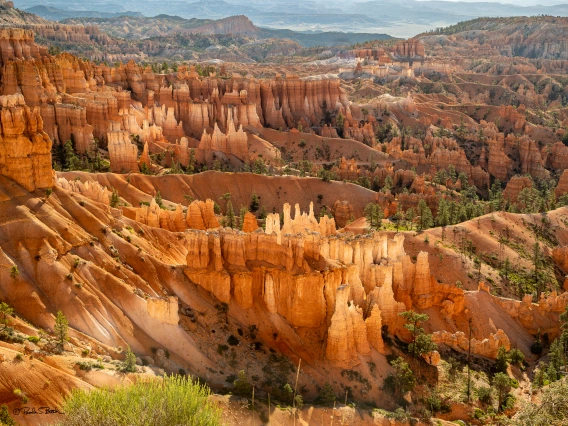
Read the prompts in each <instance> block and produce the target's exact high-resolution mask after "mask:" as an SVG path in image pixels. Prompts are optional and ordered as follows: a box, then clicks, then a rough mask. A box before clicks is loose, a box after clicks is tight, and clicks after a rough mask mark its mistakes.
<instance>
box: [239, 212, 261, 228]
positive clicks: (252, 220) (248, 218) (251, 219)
mask: <svg viewBox="0 0 568 426" xmlns="http://www.w3.org/2000/svg"><path fill="white" fill-rule="evenodd" d="M242 228H243V232H254V231H256V230H257V229H258V222H257V220H256V216H255V215H253V214H252V213H251V212H246V213H245V216H244V221H243V226H242Z"/></svg>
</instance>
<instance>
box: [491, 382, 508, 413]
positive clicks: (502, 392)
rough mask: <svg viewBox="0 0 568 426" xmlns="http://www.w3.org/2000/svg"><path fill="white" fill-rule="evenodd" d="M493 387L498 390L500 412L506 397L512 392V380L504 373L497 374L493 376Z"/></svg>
mask: <svg viewBox="0 0 568 426" xmlns="http://www.w3.org/2000/svg"><path fill="white" fill-rule="evenodd" d="M493 387H494V388H495V389H496V390H497V398H498V400H499V406H498V410H499V411H501V407H502V406H503V402H504V401H505V397H506V396H507V394H508V393H509V391H510V390H511V378H510V377H509V376H507V375H506V374H504V373H497V374H495V376H493Z"/></svg>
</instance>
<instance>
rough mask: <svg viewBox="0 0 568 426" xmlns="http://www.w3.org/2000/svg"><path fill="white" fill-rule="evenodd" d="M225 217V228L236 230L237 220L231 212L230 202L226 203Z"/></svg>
mask: <svg viewBox="0 0 568 426" xmlns="http://www.w3.org/2000/svg"><path fill="white" fill-rule="evenodd" d="M225 217H226V226H228V227H229V228H236V227H237V220H236V217H235V211H234V210H233V203H231V202H230V201H229V202H227V213H226V214H225Z"/></svg>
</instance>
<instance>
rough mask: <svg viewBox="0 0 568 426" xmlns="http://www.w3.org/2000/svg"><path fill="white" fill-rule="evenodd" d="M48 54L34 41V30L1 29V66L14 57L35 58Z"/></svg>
mask: <svg viewBox="0 0 568 426" xmlns="http://www.w3.org/2000/svg"><path fill="white" fill-rule="evenodd" d="M45 54H47V49H46V48H45V47H39V46H37V45H36V44H35V42H34V32H33V31H31V30H26V29H20V28H2V29H0V66H2V65H4V64H5V63H6V62H8V61H11V60H14V59H23V60H35V59H41V57H42V55H45Z"/></svg>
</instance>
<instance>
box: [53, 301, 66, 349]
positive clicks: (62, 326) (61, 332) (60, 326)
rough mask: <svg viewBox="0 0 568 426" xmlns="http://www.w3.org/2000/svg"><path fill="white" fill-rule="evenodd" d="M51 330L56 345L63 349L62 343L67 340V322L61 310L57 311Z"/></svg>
mask: <svg viewBox="0 0 568 426" xmlns="http://www.w3.org/2000/svg"><path fill="white" fill-rule="evenodd" d="M53 331H54V332H55V340H56V342H57V346H58V348H59V350H61V351H63V345H64V344H65V342H67V341H68V340H69V334H68V333H69V322H68V321H67V318H66V317H65V315H63V312H61V311H57V316H56V317H55V326H54V328H53Z"/></svg>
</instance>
